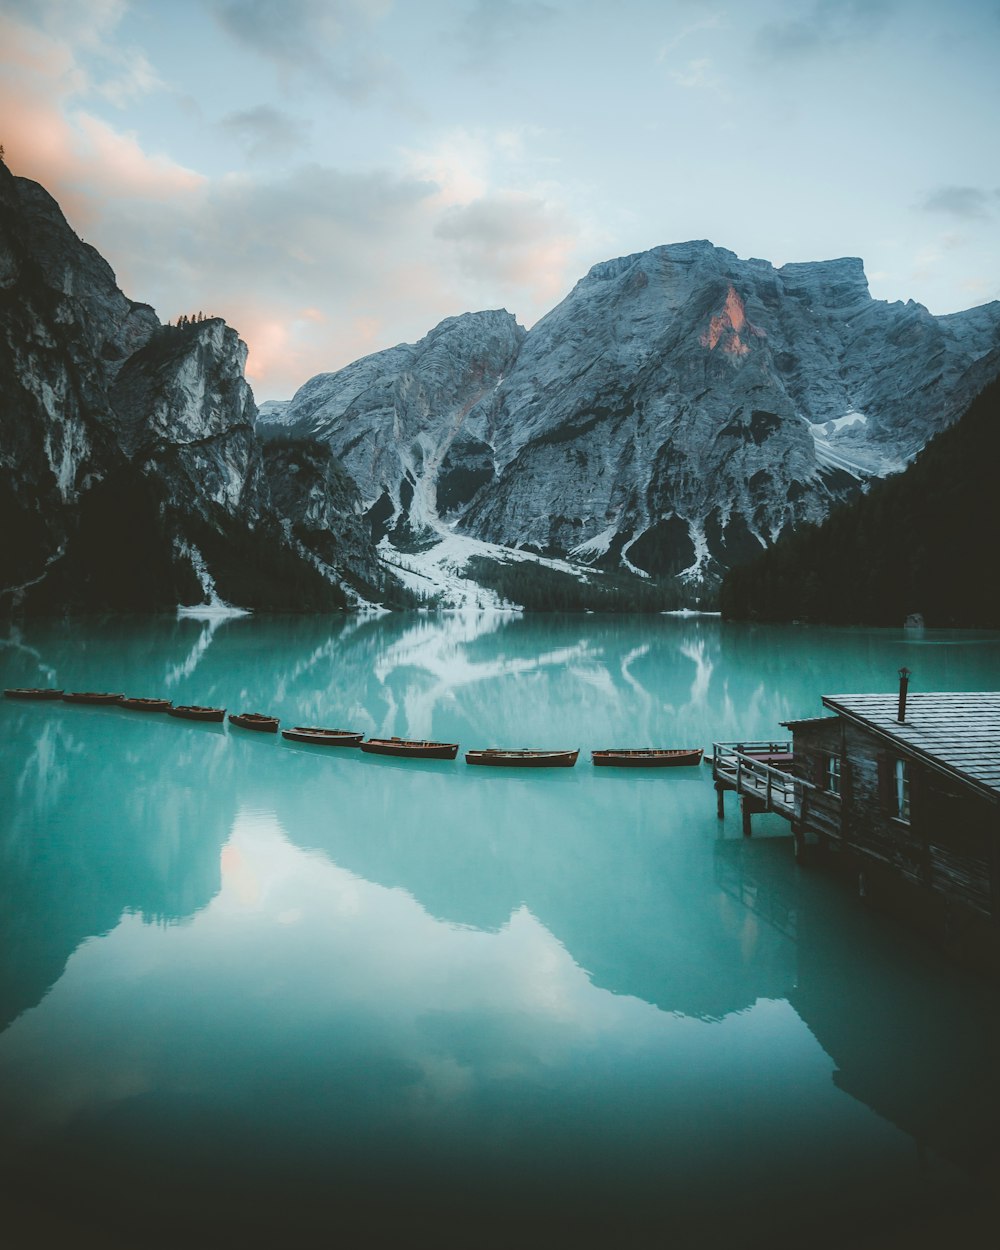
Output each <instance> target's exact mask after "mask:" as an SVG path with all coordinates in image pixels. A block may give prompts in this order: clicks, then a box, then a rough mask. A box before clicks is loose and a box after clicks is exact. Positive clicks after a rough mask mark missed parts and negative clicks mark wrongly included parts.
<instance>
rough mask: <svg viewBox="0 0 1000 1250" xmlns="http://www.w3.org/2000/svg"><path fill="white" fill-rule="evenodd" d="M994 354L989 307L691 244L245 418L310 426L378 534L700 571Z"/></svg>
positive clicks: (833, 491)
mask: <svg viewBox="0 0 1000 1250" xmlns="http://www.w3.org/2000/svg"><path fill="white" fill-rule="evenodd" d="M998 373H1000V304H998V303H994V304H990V305H986V306H984V307H982V308H976V309H972V310H969V311H968V312H963V313H956V314H953V315H950V316H944V317H934V316H932V315H931V314H930V313H929V312H928V311H927V310H926V309H925V308H923V307H922V306H921V305H919V304H915V303H913V302H912V301H910V302H908V303H906V304H902V303H893V304H889V303H886V302H884V301H880V300H874V299H872V297H871V295H870V293H869V290H868V283H867V279H866V278H865V274H864V269H863V266H862V262H861V261H860V260H857V259H853V258H845V259H840V260H830V261H821V262H815V263H806V264H787V265H784V266H782V267H781V268H775V267H774V266H773V265H771V264H770V263H769V262H767V261H765V260H741V259H739V258H738V257H737V256H736V255H735V254H734V253H733V252H730V251H727V250H726V249H724V248H718V247H714V246H713V245H712V244H711V243H708V242H705V241H697V242H691V243H683V244H674V245H670V246H664V247H657V248H653V249H652V250H650V251H647V252H641V253H637V254H636V255H632V256H626V257H622V258H620V259H617V260H612V261H608V262H606V263H604V264H600V265H595V266H594V267H593V268H592V269H591V270H590V272H589V273H588V274H587V275H586V277H585V278H583V279H582V280H581V281H580V282H579V283H577V285H576V287H575V288H574V289H573V291H572V292H571V293H570V294H569V295H568V296H567V298H566V299H565V300H563V302H562V303H561V304H559V305H558V306H557V307H556V308H554V309H553V310H552V311H551V312H550V313H549V314H548V315H547V316H545V317H544V318H542V320H541V321H539V322H538V323H537V324H536V325H535V326H534V327H533V328H532V329H531V330H530V331H527V332H526V331H524V330H522V329H521V328H520V327H519V326H517V325H516V323H515V322H514V320H513V318H512V317H511V316H510V314H508V313H506V312H487V313H475V314H466V315H465V316H463V317H456V318H451V319H449V320H448V321H445V322H443V323H442V324H441V325H440V326H438V327H437V328H436V329H435V330H433V331H432V332H431V333H430V334H429V335H427V337H426V338H424V339H422V340H421V341H420V342H419V343H417V344H414V345H407V344H404V345H400V346H398V347H394V348H391V349H390V350H388V351H384V352H379V353H376V354H375V355H372V356H368V357H366V358H365V359H363V360H361V361H357V362H355V363H354V364H351V365H348V366H347V367H346V368H344V369H341V370H339V371H338V372H336V373H328V374H320V375H319V376H317V377H315V378H313V379H311V380H310V381H309V382H307V383H306V384H305V385H304V386H303V387H302V388H301V389H300V390H299V391H298V392H297V393H296V395H295V396H294V397H293V399H292V400H291V401H290V402H289V403H288V404H287V405H274V406H273V409H272V410H271V411H270V412H269V413H268V414H266V416H265V417H264V418H263V419H262V428H263V430H264V431H265V432H268V431H271V430H284V431H292V432H295V433H296V434H299V435H303V436H309V437H314V438H319V439H322V440H324V441H326V442H328V443H329V444H330V446H331V447H332V448H333V450H334V452H335V453H336V454H337V455H338V456H339V457H340V458H341V459H342V460H343V461H344V463H345V464H346V466H347V467H348V469H349V471H350V472H351V473H352V475H353V476H354V478H355V480H356V481H357V482H358V484H359V487H360V490H361V494H362V497H363V500H364V502H365V505H366V507H367V509H368V510H369V514H370V515H371V517H372V518H373V520H374V521H375V523H376V525H377V527H378V529H379V530H381V531H384V532H385V533H386V534H387V536H388V542H389V543H390V544H392V546H395V547H396V548H397V549H402V550H407V549H409V550H411V551H412V550H413V549H414V548H419V547H421V546H430V545H432V544H434V543H439V542H442V541H447V540H449V539H451V538H453V537H454V536H455V535H464V536H466V537H467V538H469V539H472V540H478V541H480V542H483V543H489V544H493V545H495V546H498V547H500V548H502V549H506V551H507V552H508V553H511V551H512V549H518V552H519V554H521V555H523V554H524V553H525V552H534V553H537V554H539V555H542V556H546V557H550V558H554V559H556V560H560V561H563V560H569V561H570V562H571V563H572V564H576V565H577V566H579V565H580V564H588V565H594V566H598V567H600V568H603V569H606V570H618V571H629V572H632V573H637V574H640V575H645V576H650V575H651V576H653V577H666V578H670V577H676V576H677V575H680V577H681V579H682V581H687V582H688V583H690V584H692V585H708V586H712V585H714V584H717V582H718V579H719V577H720V576H721V574H722V573H723V572H724V571H725V570H726V569H727V568H729V567H732V566H734V565H738V564H740V563H742V562H744V561H746V560H747V559H750V558H752V557H753V556H754V555H755V554H757V553H759V552H760V551H761V550H763V549H764V548H766V547H769V546H770V545H772V544H773V543H774V542H775V541H776V540H777V538H778V537H779V535H781V534H782V533H785V532H788V531H790V530H792V529H794V528H795V527H797V526H799V525H801V524H802V523H804V522H816V521H819V520H821V519H822V518H823V517H825V516H826V515H827V513H828V512H829V511H830V509H831V507H832V506H833V505H834V504H835V503H836V502H838V501H839V500H842V499H847V498H851V497H853V496H855V495H857V494H858V493H859V492H860V491H861V490H862V489H863V488H864V485H865V483H866V482H867V481H869V480H870V479H871V478H873V477H878V476H882V475H885V474H887V473H891V472H895V471H898V470H899V469H901V468H902V467H903V466H904V465H905V464H906V463H907V462H908V460H909V459H910V458H911V457H912V456H913V455H914V454H915V453H916V452H917V451H919V450H920V448H921V447H922V446H923V445H924V443H925V442H926V441H927V440H928V438H930V437H932V436H933V435H934V434H935V433H936V432H937V431H939V430H940V429H942V428H944V427H946V426H947V425H948V424H950V423H951V421H953V420H954V419H955V417H956V416H957V415H958V414H959V413H960V412H961V411H962V410H963V408H964V407H965V406H966V405H967V404H968V402H969V401H970V399H971V398H972V396H973V395H974V394H975V393H976V392H977V391H978V390H979V389H980V388H981V386H982V385H983V384H984V383H985V382H987V381H989V380H991V379H992V378H993V377H995V376H997V374H998ZM383 550H384V551H388V550H389V548H388V546H384V548H383ZM578 571H579V569H578Z"/></svg>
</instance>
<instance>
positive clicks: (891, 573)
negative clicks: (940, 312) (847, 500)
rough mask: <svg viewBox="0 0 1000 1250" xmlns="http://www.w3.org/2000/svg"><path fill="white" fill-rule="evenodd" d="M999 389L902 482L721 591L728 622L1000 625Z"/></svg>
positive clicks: (781, 544) (834, 517) (795, 540)
mask: <svg viewBox="0 0 1000 1250" xmlns="http://www.w3.org/2000/svg"><path fill="white" fill-rule="evenodd" d="M998 462H1000V381H994V382H991V383H990V384H989V385H988V386H986V387H984V389H983V390H982V392H981V393H980V394H979V395H978V396H977V397H976V399H975V400H973V402H972V404H971V405H970V406H969V408H968V410H967V412H966V413H965V414H964V415H963V416H962V417H960V418H959V420H958V421H956V422H955V424H954V425H952V426H951V427H950V428H949V429H947V430H945V431H943V432H942V433H941V434H938V435H937V436H936V437H935V438H934V439H932V440H931V442H930V443H928V445H927V446H926V447H925V448H924V449H923V451H922V452H920V454H919V455H918V456H917V458H916V460H915V461H914V462H913V464H911V465H910V466H909V467H908V468H907V469H906V470H905V472H903V473H900V474H897V475H896V476H894V477H891V478H888V479H887V480H885V481H883V482H876V483H874V484H873V485H872V487H871V490H870V491H869V493H868V494H867V495H865V496H864V497H862V498H861V499H859V500H857V501H855V502H854V503H851V504H844V505H842V506H841V507H839V508H837V509H835V510H834V512H833V513H832V514H831V515H830V516H829V517H828V518H827V520H826V521H824V522H823V524H822V525H819V526H805V527H803V528H802V529H800V530H798V531H796V532H795V533H794V534H788V535H786V536H784V537H782V538H781V539H779V540H778V542H777V543H776V544H775V545H774V546H773V547H772V548H771V549H770V550H769V551H766V552H764V553H762V554H761V555H760V556H759V557H758V558H757V559H756V560H754V561H752V562H751V563H749V564H747V565H744V566H743V567H742V568H739V569H733V570H732V571H731V572H730V573H729V574H728V576H727V577H726V579H725V581H724V582H723V584H722V590H721V604H722V610H723V613H724V615H725V616H727V617H730V618H734V619H754V620H770V621H775V620H777V621H781V620H793V619H797V620H803V621H822V622H828V623H831V624H837V625H853V624H867V625H896V626H899V625H902V624H903V622H904V620H905V619H906V617H907V616H909V615H911V614H918V613H919V614H920V616H922V617H923V618H924V620H925V622H926V623H927V624H928V625H934V626H948V625H959V626H981V627H983V628H989V629H996V628H998V627H1000V587H998V585H997V578H996V573H995V565H996V552H997V550H998V548H1000V503H998V500H997V491H996V466H997V464H998Z"/></svg>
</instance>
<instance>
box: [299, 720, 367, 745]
mask: <svg viewBox="0 0 1000 1250" xmlns="http://www.w3.org/2000/svg"><path fill="white" fill-rule="evenodd" d="M281 736H282V737H283V738H287V739H288V740H289V741H290V742H311V743H312V744H313V746H319V747H356V746H360V745H361V739H362V738H363V737H364V736H365V735H364V734H363V733H354V732H353V731H352V730H350V729H316V728H314V727H312V726H310V725H296V726H295V728H294V729H283V730H282V731H281Z"/></svg>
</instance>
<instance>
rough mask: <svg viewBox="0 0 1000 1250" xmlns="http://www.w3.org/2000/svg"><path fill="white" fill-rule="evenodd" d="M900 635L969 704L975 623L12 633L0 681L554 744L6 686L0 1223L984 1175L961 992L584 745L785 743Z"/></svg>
mask: <svg viewBox="0 0 1000 1250" xmlns="http://www.w3.org/2000/svg"><path fill="white" fill-rule="evenodd" d="M901 664H906V665H908V667H910V668H911V669H912V670H913V678H912V684H911V689H913V690H976V689H995V688H997V687H998V686H1000V636H997V635H984V634H938V633H928V634H927V635H925V636H924V637H922V638H909V637H904V635H903V634H902V633H901V632H896V631H885V630H880V631H860V630H839V631H838V630H821V629H794V628H780V627H773V628H765V627H743V626H729V625H722V624H720V623H719V622H717V621H714V620H673V619H669V618H642V619H631V618H627V619H613V620H604V619H601V618H598V617H594V616H587V617H564V618H553V619H545V618H538V619H536V618H529V619H526V620H523V619H522V620H519V619H516V618H513V619H512V618H502V617H485V616H442V617H433V616H394V617H387V618H383V619H381V620H362V621H347V622H345V621H342V620H333V621H330V620H322V621H320V620H316V619H305V620H303V619H272V620H267V619H260V620H234V621H229V622H224V623H221V624H215V623H213V624H207V623H200V622H195V621H174V620H162V621H153V622H131V623H130V622H124V623H123V622H105V623H88V624H86V625H82V626H81V625H77V626H74V627H69V626H64V625H38V626H32V627H31V628H27V629H25V630H24V632H23V633H21V634H14V635H12V636H11V637H9V638H8V639H7V640H6V642H4V643H3V645H2V647H0V673H2V677H3V685H4V686H13V685H40V684H49V683H50V682H52V683H54V684H57V685H60V686H64V687H66V688H67V689H115V690H124V691H126V692H127V693H130V694H137V695H161V694H162V695H167V696H169V697H170V698H172V699H174V700H175V701H176V702H196V703H209V704H219V705H225V706H227V707H228V708H229V710H230V711H240V710H251V711H267V712H272V713H274V714H277V715H280V716H281V717H282V721H283V724H285V725H292V724H319V725H330V726H339V727H345V728H354V729H359V730H364V731H366V732H367V733H372V734H379V735H387V734H393V733H395V734H400V735H402V736H411V737H417V736H420V737H422V736H432V737H436V738H443V739H447V740H451V741H459V742H461V744H462V747H463V749H468V748H473V747H483V746H489V745H507V746H554V747H566V746H579V747H581V748H582V750H581V758H580V762H579V764H578V765H577V767H576V768H575V769H573V770H572V771H558V772H549V773H541V772H540V773H523V772H502V773H494V772H491V771H487V770H480V769H470V768H468V767H467V766H466V765H465V763H464V762H463V761H462V759H461V756H460V757H459V759H458V760H457V761H456V762H454V763H427V764H419V763H417V764H413V763H400V762H394V761H389V760H384V759H377V758H374V757H369V756H362V755H361V754H360V753H358V752H337V751H330V750H325V751H324V750H322V749H320V748H309V747H299V746H293V745H292V744H290V743H286V742H284V741H281V740H275V739H274V738H271V737H264V736H262V735H253V734H249V733H247V732H245V731H242V732H241V731H239V730H237V729H233V728H231V727H228V726H227V727H226V728H221V727H211V726H204V725H191V724H187V723H184V722H180V721H177V720H173V719H171V718H167V717H163V716H142V715H141V714H137V713H126V712H124V711H121V710H107V709H98V708H86V707H78V706H70V705H67V704H63V703H57V704H54V705H44V704H28V705H26V704H16V703H13V702H11V701H4V702H3V704H2V705H0V718H2V719H0V730H2V739H0V741H2V743H3V745H2V749H0V1201H3V1202H4V1203H5V1208H4V1221H5V1228H7V1229H15V1228H17V1227H18V1221H20V1222H21V1224H22V1225H23V1224H24V1222H25V1221H27V1222H28V1223H29V1229H28V1231H27V1232H24V1231H22V1232H20V1233H18V1234H17V1235H18V1236H19V1237H21V1240H15V1242H14V1244H15V1245H17V1246H21V1245H34V1244H41V1243H40V1242H39V1241H37V1240H36V1239H35V1238H36V1235H37V1230H38V1228H40V1227H42V1226H45V1227H48V1226H49V1225H50V1224H51V1225H53V1226H54V1227H55V1228H56V1230H57V1231H58V1232H60V1233H62V1234H65V1235H64V1244H66V1245H78V1244H89V1243H85V1241H84V1238H85V1237H87V1236H90V1235H91V1234H93V1235H94V1236H95V1237H96V1238H97V1240H96V1244H101V1245H106V1246H117V1245H123V1246H124V1245H128V1246H136V1247H141V1246H146V1245H160V1244H163V1245H171V1246H185V1247H200V1246H212V1247H215V1246H228V1245H230V1244H231V1245H247V1244H263V1245H275V1246H277V1245H282V1246H312V1245H333V1244H351V1245H354V1244H357V1245H373V1244H377V1245H382V1244H385V1245H395V1244H398V1243H400V1242H401V1241H403V1240H404V1239H406V1240H411V1241H417V1242H419V1241H420V1240H421V1239H422V1240H423V1241H427V1242H428V1243H429V1244H435V1243H436V1244H440V1245H444V1244H449V1245H450V1244H455V1245H467V1246H493V1245H497V1246H499V1245H521V1246H525V1245H539V1246H560V1245H567V1246H580V1245H590V1244H599V1245H606V1246H621V1245H628V1246H660V1245H663V1246H684V1247H686V1246H707V1247H711V1246H716V1245H720V1246H721V1245H725V1246H729V1245H739V1246H740V1247H741V1248H743V1250H745V1248H746V1247H748V1246H758V1245H759V1246H761V1247H764V1246H768V1247H781V1246H817V1245H821V1246H840V1245H844V1246H848V1245H861V1244H864V1245H868V1244H872V1245H877V1244H882V1242H881V1240H880V1239H882V1238H883V1237H888V1234H889V1231H890V1230H891V1231H899V1230H902V1229H904V1228H907V1227H908V1226H909V1223H910V1221H911V1220H916V1221H917V1226H918V1227H926V1226H927V1225H928V1224H933V1223H934V1222H935V1221H937V1220H939V1219H941V1218H942V1217H943V1216H944V1215H948V1214H949V1213H952V1212H956V1211H957V1212H960V1213H964V1212H967V1211H968V1209H969V1208H970V1206H971V1205H974V1204H977V1203H979V1202H980V1201H981V1200H982V1198H983V1197H984V1195H987V1194H988V1189H989V1180H990V1177H991V1175H992V1176H993V1177H995V1176H997V1175H998V1172H997V1160H998V1158H1000V1150H998V1148H1000V1129H998V1120H997V1116H998V1112H1000V1086H998V1079H997V1075H996V1073H997V1059H996V1057H997V1055H998V1053H1000V1014H998V1010H997V993H996V989H995V987H992V986H990V985H987V984H985V983H983V982H981V981H976V980H974V979H971V978H969V977H966V976H965V975H964V974H962V973H961V972H959V971H957V970H956V969H955V968H954V967H952V966H951V965H949V964H948V963H946V962H945V961H944V960H943V959H941V958H939V957H938V956H937V955H936V954H935V953H934V952H933V951H932V950H930V949H929V948H927V947H926V946H924V945H922V944H921V942H920V941H919V940H917V939H913V938H911V937H910V936H909V935H907V934H906V933H904V932H902V931H901V930H899V929H898V928H896V927H895V926H894V925H893V924H892V923H890V922H888V921H884V920H883V919H881V918H880V917H879V916H877V915H874V914H872V913H871V912H869V911H868V910H866V908H865V906H864V905H863V904H862V903H861V902H859V901H858V900H857V899H856V898H855V897H853V895H852V894H851V893H850V892H849V891H848V890H847V889H846V888H845V887H844V885H843V884H842V883H840V882H837V881H833V880H830V879H827V878H826V877H824V876H823V875H822V874H820V873H817V872H816V871H815V870H809V869H808V868H803V869H797V868H796V867H795V866H794V864H793V861H792V855H791V850H790V844H789V842H788V840H787V838H785V837H784V836H767V835H784V834H786V832H787V828H786V826H785V825H784V824H783V822H781V821H779V820H777V818H763V819H760V821H759V823H757V824H755V834H757V833H759V834H760V835H762V836H755V837H754V839H753V840H752V841H750V842H746V841H744V840H743V839H742V838H741V837H740V832H739V820H738V814H737V812H736V809H735V805H733V806H732V807H731V809H730V812H729V814H728V815H727V819H726V821H725V822H724V823H723V824H720V823H719V822H718V821H717V820H716V817H715V799H714V793H713V790H712V786H711V779H710V773H709V769H707V768H705V767H702V768H699V769H694V770H691V769H688V770H684V771H678V772H676V773H673V772H672V773H659V774H656V773H654V774H635V773H629V774H619V773H615V772H609V771H606V770H600V771H598V770H595V769H593V768H592V767H591V765H590V763H589V751H590V749H591V748H594V747H604V746H622V745H634V746H639V745H662V746H704V747H706V748H707V747H709V746H710V744H711V742H712V740H713V739H714V738H721V739H732V738H741V737H747V738H749V737H754V736H762V737H772V736H775V735H781V733H782V730H781V728H780V722H781V721H782V720H784V719H787V718H791V717H796V716H803V715H816V714H820V713H821V711H822V708H821V705H820V702H819V697H820V695H821V694H837V693H847V692H855V691H874V690H892V689H893V688H894V685H895V680H896V676H895V674H896V669H897V668H898V667H899V666H900V665H901ZM730 802H731V800H730ZM769 821H770V822H772V823H769ZM35 1221H38V1223H37V1224H36V1223H35ZM359 1228H360V1229H361V1231H360V1232H359V1231H357V1230H358V1229H359ZM32 1230H34V1231H32Z"/></svg>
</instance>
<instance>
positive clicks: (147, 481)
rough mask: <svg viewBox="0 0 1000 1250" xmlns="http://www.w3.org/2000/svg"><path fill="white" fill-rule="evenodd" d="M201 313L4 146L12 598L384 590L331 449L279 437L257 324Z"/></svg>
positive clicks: (326, 601)
mask: <svg viewBox="0 0 1000 1250" xmlns="http://www.w3.org/2000/svg"><path fill="white" fill-rule="evenodd" d="M182 320H183V322H184V323H183V324H180V325H178V326H164V325H161V324H160V322H159V319H158V318H157V316H156V314H155V313H154V311H153V309H152V308H150V307H149V306H148V305H146V304H139V303H136V302H134V301H133V300H130V299H128V298H127V297H126V296H125V295H124V294H123V293H122V292H121V290H119V288H118V285H117V283H116V281H115V276H114V274H113V272H112V270H111V268H110V267H109V266H108V264H107V263H106V262H105V261H104V260H103V259H102V257H101V256H100V255H99V254H98V253H97V252H96V251H95V250H94V249H93V248H92V247H89V246H88V245H86V244H84V243H83V242H82V241H81V240H80V239H79V238H78V237H77V236H76V235H75V234H74V232H73V231H72V230H71V228H70V227H69V225H68V224H67V223H66V220H65V218H64V217H63V215H62V213H61V211H60V209H59V207H58V205H57V204H56V202H55V201H54V200H53V199H52V198H51V196H49V195H48V194H47V192H45V191H44V190H43V189H42V188H41V187H40V186H38V185H37V184H36V183H33V182H30V181H28V180H26V179H22V178H16V177H14V176H13V175H12V174H11V173H10V171H9V170H8V169H7V168H6V166H4V165H3V164H2V162H0V412H2V414H3V418H2V421H0V524H2V525H3V529H4V533H6V534H7V535H16V541H8V542H6V543H4V544H3V551H2V554H0V611H6V612H9V611H11V610H22V611H54V610H63V609H66V608H74V609H83V610H87V609H107V608H114V609H138V610H160V609H167V608H174V607H176V606H177V605H178V604H197V603H203V602H209V603H218V602H219V601H227V600H228V601H230V602H233V603H238V604H240V605H241V606H243V607H271V608H279V607H280V608H285V609H304V608H312V609H320V608H323V609H329V608H336V607H343V606H345V605H347V604H348V603H349V602H355V601H356V600H357V598H358V594H357V591H358V590H360V591H361V593H362V594H363V595H364V597H366V598H373V597H379V596H380V595H381V593H382V592H383V590H384V588H385V587H384V582H385V579H384V575H383V573H382V571H381V569H380V568H379V565H378V562H377V558H376V555H375V552H374V548H373V547H372V544H371V541H370V533H369V530H368V527H367V526H366V525H365V524H364V523H363V522H362V520H361V518H360V515H359V514H360V511H361V508H360V501H359V499H358V496H357V490H356V488H355V487H354V485H353V483H351V482H350V481H349V480H348V479H346V478H345V476H344V475H343V474H342V473H337V472H336V471H334V470H332V469H331V466H330V464H329V461H330V455H329V451H328V449H325V448H324V449H322V450H321V452H318V453H317V455H316V456H314V457H312V458H311V459H310V460H309V462H308V463H305V462H303V464H302V465H300V466H299V467H298V469H297V470H296V471H295V472H292V471H291V470H289V469H288V466H287V464H283V463H282V462H281V459H280V457H278V458H277V459H275V458H274V457H270V456H269V457H265V455H264V454H263V452H262V449H261V445H260V442H259V440H258V438H257V435H256V431H255V422H256V415H257V412H256V406H255V404H254V400H253V395H252V393H251V390H250V387H249V386H248V385H247V382H246V379H245V377H244V365H245V363H246V346H245V344H244V343H242V342H241V340H240V339H239V337H238V336H237V334H236V332H235V331H234V330H233V329H231V328H230V327H229V326H227V325H226V324H225V322H223V321H222V320H221V319H219V318H211V317H210V318H201V317H200V315H199V317H197V318H196V319H193V320H188V319H186V318H185V319H182ZM273 476H276V477H277V478H278V487H277V489H278V491H279V494H280V496H281V503H282V510H281V512H280V513H279V511H278V510H277V509H276V508H275V506H274V502H273V496H274V491H273V488H272V477H273ZM307 515H316V516H322V518H323V534H322V535H321V536H317V534H316V532H315V530H314V529H310V526H309V525H308V524H304V523H303V522H304V519H305V517H306V516H307ZM340 535H343V542H342V543H340V545H338V543H339V536H340Z"/></svg>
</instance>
